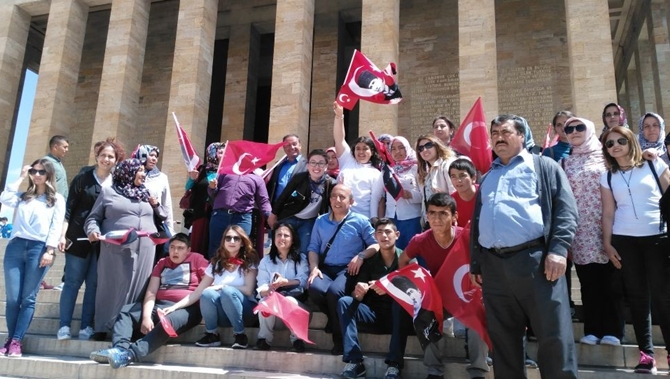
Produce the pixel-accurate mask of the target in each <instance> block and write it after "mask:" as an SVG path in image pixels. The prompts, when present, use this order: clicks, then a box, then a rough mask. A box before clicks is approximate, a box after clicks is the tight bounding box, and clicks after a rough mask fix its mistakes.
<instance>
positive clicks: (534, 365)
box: [524, 356, 538, 369]
mask: <svg viewBox="0 0 670 379" xmlns="http://www.w3.org/2000/svg"><path fill="white" fill-rule="evenodd" d="M524 363H525V364H526V367H528V368H535V369H536V368H538V365H537V362H535V361H534V360H532V359H530V358H529V357H528V356H526V360H525V361H524Z"/></svg>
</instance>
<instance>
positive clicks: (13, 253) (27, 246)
mask: <svg viewBox="0 0 670 379" xmlns="http://www.w3.org/2000/svg"><path fill="white" fill-rule="evenodd" d="M44 251H45V244H44V242H42V241H32V240H27V239H23V238H19V237H16V238H14V239H12V240H11V241H9V244H7V249H6V250H5V259H4V262H3V264H4V271H5V294H6V297H7V300H6V301H7V303H6V308H5V317H6V319H7V335H8V336H9V338H13V339H17V340H19V341H21V340H22V339H23V336H24V335H25V334H26V331H27V330H28V327H29V326H30V322H31V321H32V320H33V314H34V313H35V299H36V298H37V291H39V289H40V283H41V282H42V279H43V278H44V275H45V274H46V272H47V270H48V269H49V267H48V266H47V267H40V260H41V259H42V254H44Z"/></svg>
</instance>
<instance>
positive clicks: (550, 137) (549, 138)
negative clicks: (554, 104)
mask: <svg viewBox="0 0 670 379" xmlns="http://www.w3.org/2000/svg"><path fill="white" fill-rule="evenodd" d="M557 143H558V134H554V126H553V125H551V124H549V126H547V135H546V136H544V143H543V144H542V150H544V149H546V148H549V147H552V146H554V145H555V144H557Z"/></svg>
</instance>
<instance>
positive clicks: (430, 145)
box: [416, 142, 435, 153]
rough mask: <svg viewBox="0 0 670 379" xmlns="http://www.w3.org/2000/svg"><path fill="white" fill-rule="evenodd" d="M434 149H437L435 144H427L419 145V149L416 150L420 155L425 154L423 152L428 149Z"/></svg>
mask: <svg viewBox="0 0 670 379" xmlns="http://www.w3.org/2000/svg"><path fill="white" fill-rule="evenodd" d="M434 147H435V144H434V143H433V142H426V143H424V144H423V145H419V147H417V149H416V150H417V151H418V152H419V153H421V152H423V151H424V150H426V149H432V148H434Z"/></svg>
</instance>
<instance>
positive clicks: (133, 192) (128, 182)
mask: <svg viewBox="0 0 670 379" xmlns="http://www.w3.org/2000/svg"><path fill="white" fill-rule="evenodd" d="M141 166H142V162H141V161H140V160H139V159H135V158H130V159H126V160H123V161H121V162H119V163H117V164H116V167H115V168H114V172H113V173H112V188H114V190H115V191H116V192H117V193H118V194H119V195H121V196H125V197H127V198H129V199H131V200H140V201H149V196H150V195H149V190H148V189H147V188H146V187H145V186H144V184H142V185H139V186H136V185H135V174H137V170H139V169H140V167H141Z"/></svg>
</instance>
